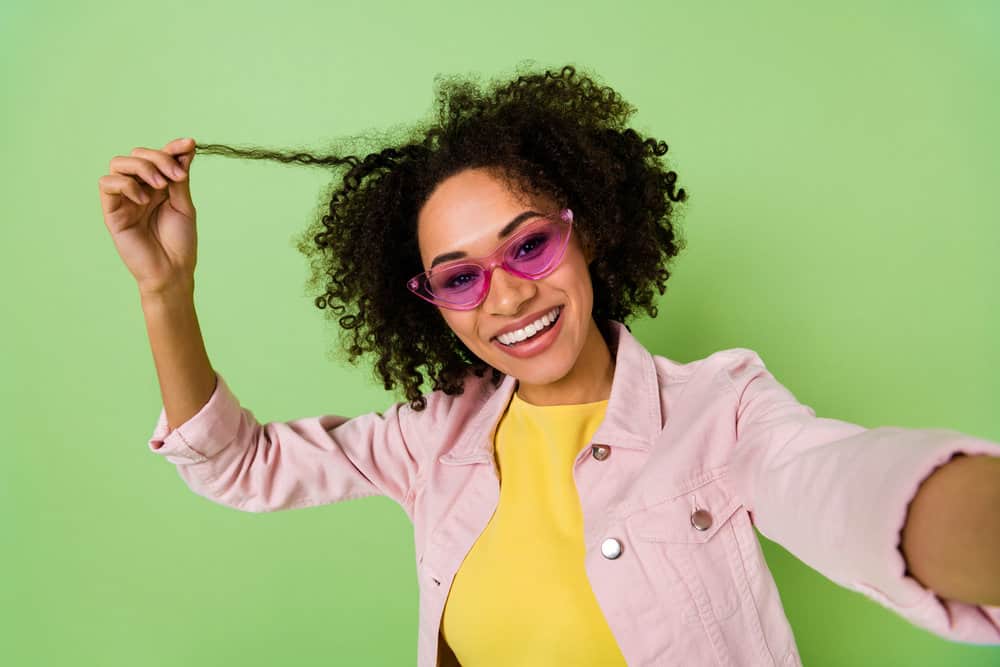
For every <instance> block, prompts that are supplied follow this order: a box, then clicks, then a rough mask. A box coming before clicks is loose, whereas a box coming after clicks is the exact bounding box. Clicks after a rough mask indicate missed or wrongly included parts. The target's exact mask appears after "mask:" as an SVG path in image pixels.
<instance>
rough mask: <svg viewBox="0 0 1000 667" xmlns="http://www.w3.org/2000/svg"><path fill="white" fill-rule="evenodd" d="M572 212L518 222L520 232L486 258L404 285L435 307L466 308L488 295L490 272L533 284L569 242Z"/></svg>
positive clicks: (418, 277)
mask: <svg viewBox="0 0 1000 667" xmlns="http://www.w3.org/2000/svg"><path fill="white" fill-rule="evenodd" d="M572 228H573V211H571V210H570V209H568V208H564V209H562V210H561V211H559V212H558V213H553V214H549V215H540V216H536V217H535V218H532V219H530V220H529V221H528V222H525V223H522V227H521V230H520V231H518V233H517V234H515V235H514V236H512V237H511V238H509V239H507V240H506V241H504V242H503V243H502V244H500V245H499V246H498V247H497V248H496V250H494V251H493V252H492V253H491V254H490V255H488V256H486V257H479V258H473V259H462V260H457V261H454V262H450V263H447V264H442V265H440V266H436V267H434V268H433V269H431V270H430V271H424V272H423V273H419V274H417V275H416V276H414V277H413V278H410V280H408V281H407V283H406V286H407V287H408V288H409V289H410V291H411V292H413V293H414V294H416V295H417V296H419V297H420V298H421V299H424V300H425V301H429V302H430V303H433V304H434V305H436V306H440V307H442V308H449V309H451V310H472V309H473V308H475V307H477V306H478V305H479V304H481V303H482V302H483V300H484V299H485V298H486V295H487V294H489V291H490V279H491V278H492V277H493V269H495V268H496V267H498V266H502V267H503V269H504V270H505V271H507V273H510V274H512V275H515V276H518V277H520V278H526V279H528V280H538V279H539V278H544V277H545V276H547V275H549V274H550V273H552V272H553V271H554V270H555V269H556V267H557V266H559V263H560V262H561V261H562V258H563V256H564V255H565V254H566V246H567V245H568V244H569V237H570V233H571V231H572Z"/></svg>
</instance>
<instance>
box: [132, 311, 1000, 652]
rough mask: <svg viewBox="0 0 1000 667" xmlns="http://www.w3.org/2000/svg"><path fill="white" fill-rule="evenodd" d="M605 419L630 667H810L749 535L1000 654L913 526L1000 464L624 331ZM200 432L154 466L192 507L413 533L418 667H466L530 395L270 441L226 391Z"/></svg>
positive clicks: (725, 361) (598, 573)
mask: <svg viewBox="0 0 1000 667" xmlns="http://www.w3.org/2000/svg"><path fill="white" fill-rule="evenodd" d="M610 326H611V327H612V336H613V338H612V340H610V341H609V345H610V347H611V350H612V354H613V356H614V358H615V362H616V367H615V374H614V379H613V383H612V389H611V395H610V397H609V400H608V407H607V411H606V415H605V420H604V421H603V422H602V424H601V426H600V427H599V428H598V430H597V432H596V433H595V434H594V437H593V439H592V442H591V443H590V444H591V446H588V447H585V448H584V449H582V450H581V451H580V453H579V455H578V456H577V458H576V461H575V463H574V465H573V477H574V480H575V482H576V485H577V489H578V491H579V495H580V500H581V505H582V511H583V517H584V538H585V543H586V557H585V567H586V572H587V576H588V578H589V580H590V583H591V585H592V587H593V590H594V593H595V595H596V597H597V602H598V603H599V605H600V607H601V609H602V610H603V612H604V614H605V617H606V618H607V621H608V624H609V625H610V628H611V631H612V633H613V634H614V636H615V638H616V639H617V641H618V644H619V646H620V648H621V650H622V653H623V654H624V656H625V659H626V660H627V662H628V664H629V665H633V666H650V667H652V666H655V665H738V666H742V665H748V666H756V665H761V666H763V665H768V666H770V665H781V666H788V665H796V666H798V665H801V661H800V658H799V654H798V651H797V649H796V646H795V640H794V637H793V635H792V630H791V627H790V626H789V623H788V620H787V618H786V616H785V613H784V609H783V608H782V604H781V600H780V598H779V595H778V590H777V588H776V586H775V583H774V579H773V578H772V575H771V572H770V570H769V569H768V568H767V565H766V563H765V561H764V557H763V553H762V551H761V548H760V543H759V542H758V540H757V536H756V534H755V532H754V526H756V527H757V529H758V530H759V531H760V532H761V533H762V534H763V535H765V536H767V537H768V538H770V539H772V540H774V541H775V542H777V543H779V544H781V545H782V546H784V547H785V548H786V549H788V550H789V551H790V552H791V553H793V554H794V555H796V556H797V557H798V558H799V559H801V560H802V561H803V562H805V563H806V564H807V565H809V566H810V567H812V568H815V569H816V570H817V571H819V572H820V573H821V574H823V575H824V576H826V577H828V578H829V579H830V580H832V581H833V582H835V583H837V584H839V585H841V586H844V587H846V588H850V589H852V590H854V591H858V592H860V593H862V594H864V595H865V596H867V597H869V598H871V599H872V600H874V601H876V602H877V603H879V604H881V605H883V606H885V607H887V608H888V609H890V610H892V611H894V612H896V613H897V614H899V615H900V616H902V617H903V618H905V619H907V620H908V621H910V622H911V623H913V624H915V625H917V626H920V627H922V628H925V629H927V630H929V631H930V632H933V633H934V634H937V635H939V636H941V637H943V638H945V639H948V640H951V641H957V642H964V643H972V644H1000V607H986V606H978V607H977V606H975V605H969V604H964V603H961V602H955V601H951V600H944V599H941V598H939V597H937V596H936V595H935V594H934V593H933V592H932V591H930V590H928V589H926V588H924V587H922V586H921V585H920V584H919V583H917V581H916V580H915V579H913V578H912V577H909V576H908V575H907V574H906V573H905V572H906V570H905V562H904V559H903V556H902V554H901V552H900V551H899V550H898V543H899V539H900V530H901V528H902V526H903V523H904V519H905V516H906V510H907V505H908V503H909V502H910V500H911V499H912V498H913V497H914V495H915V493H916V491H917V488H918V486H919V484H920V483H921V481H923V480H924V479H925V478H926V477H927V476H929V475H930V474H931V473H932V472H933V471H934V469H935V468H936V467H938V466H940V465H942V464H944V463H946V462H947V461H948V460H949V459H950V458H951V457H952V455H953V454H955V453H958V452H964V453H966V454H969V455H975V454H988V455H992V456H1000V443H995V442H990V441H987V440H982V439H978V438H975V437H972V436H969V435H965V434H962V433H959V432H956V431H952V430H943V429H921V430H918V429H907V428H897V427H891V426H886V427H880V428H874V429H867V428H865V427H862V426H859V425H856V424H851V423H848V422H844V421H839V420H836V419H829V418H823V417H816V414H815V412H814V411H813V409H812V408H810V407H809V406H807V405H804V404H802V403H799V402H798V401H797V400H796V399H795V397H794V396H793V395H792V393H791V392H790V391H789V390H788V389H786V388H785V387H784V386H783V385H782V384H780V383H779V382H778V381H777V380H775V378H774V376H773V375H771V373H770V372H769V371H768V370H767V369H766V368H765V366H764V362H763V361H762V360H761V358H760V356H758V355H757V353H756V352H754V351H752V350H749V349H745V348H733V349H728V350H722V351H719V352H716V353H714V354H712V355H710V356H708V357H706V358H704V359H699V360H697V361H692V362H690V363H678V362H676V361H672V360H671V359H668V358H665V357H662V356H658V355H657V356H653V355H651V354H650V353H649V352H648V351H647V350H646V349H645V348H644V347H643V346H642V344H640V343H639V341H638V340H636V339H635V338H634V337H633V336H632V334H631V332H630V331H629V330H628V328H627V327H625V326H624V325H623V324H621V323H618V322H611V323H610ZM217 378H218V381H217V385H216V389H215V392H214V393H213V394H212V396H211V398H210V399H209V401H208V402H207V403H206V404H205V406H204V407H203V408H202V409H201V411H200V412H199V413H198V414H196V415H195V416H193V417H192V418H191V419H190V420H188V421H187V422H185V423H184V424H181V425H180V426H178V427H177V428H176V429H174V430H173V431H171V432H169V433H168V432H167V421H166V411H165V410H161V413H160V418H159V423H158V424H157V426H156V429H155V431H154V433H153V436H152V438H151V439H150V440H149V447H150V449H151V451H153V452H155V453H157V454H161V455H163V456H164V457H166V459H167V461H169V462H171V463H173V464H175V465H176V466H177V471H178V473H179V474H180V476H181V478H182V479H183V480H184V482H185V483H186V484H187V485H188V486H189V487H190V488H191V489H192V490H193V491H194V492H195V493H197V494H199V495H202V496H204V497H206V498H208V499H209V500H212V501H214V502H216V503H220V504H222V505H226V506H229V507H233V508H236V509H239V510H243V511H246V512H271V511H275V510H285V509H292V508H296V507H309V506H313V505H322V504H326V503H335V502H338V501H341V500H345V499H348V498H357V497H361V496H370V495H377V494H382V495H386V496H388V497H390V498H392V499H393V500H394V501H396V502H397V503H399V504H400V505H401V506H402V508H403V509H404V510H405V511H406V513H407V515H408V516H409V517H410V520H411V521H412V522H413V527H414V538H415V550H416V560H417V576H418V580H419V588H420V603H419V609H420V611H419V631H418V640H417V664H418V666H419V667H432V666H434V665H448V664H457V661H456V660H455V658H454V655H453V654H452V653H451V651H450V650H449V649H448V646H447V644H446V643H445V642H443V641H439V630H440V623H441V617H442V611H443V608H444V603H445V600H446V598H447V595H448V591H449V589H450V586H451V582H452V579H453V577H454V576H455V573H456V572H457V570H458V568H459V565H460V564H461V563H462V560H463V559H464V558H465V555H466V554H467V553H468V552H469V550H470V548H471V547H472V544H473V543H474V542H475V540H476V538H477V537H478V536H479V534H480V533H481V532H482V530H483V529H484V528H485V527H486V524H487V522H488V521H489V519H490V517H491V515H492V514H493V512H494V510H495V509H496V507H497V502H498V500H499V482H498V478H497V474H496V470H495V467H494V461H493V456H492V450H493V438H492V435H493V429H494V427H495V426H496V424H497V422H498V420H499V418H500V416H501V415H502V414H503V411H504V409H505V407H506V405H507V403H508V401H509V400H510V397H511V395H512V393H513V392H514V390H515V389H516V380H515V379H514V378H513V377H511V376H504V378H503V381H502V383H501V384H500V386H499V387H494V386H492V385H491V384H490V382H489V380H488V379H487V378H486V377H484V378H477V377H475V376H474V375H471V374H470V376H469V379H468V381H467V383H466V385H465V391H464V393H462V394H461V395H458V396H448V395H446V394H444V393H443V392H440V391H437V392H433V393H431V394H428V395H427V407H426V409H425V410H423V411H421V412H417V411H414V410H412V409H411V408H410V407H409V406H408V405H407V404H406V402H400V403H396V404H394V405H392V406H391V407H390V408H388V409H387V410H386V411H385V413H384V414H382V413H378V412H372V413H369V414H365V415H361V416H358V417H354V418H347V417H341V416H336V415H324V416H318V417H308V418H302V419H296V420H293V421H288V422H269V423H266V424H261V423H260V422H258V421H257V420H256V419H255V417H254V415H253V413H252V412H251V411H250V410H249V409H247V408H244V407H242V406H241V405H240V403H239V401H238V400H237V398H236V397H235V395H234V394H233V393H232V392H231V391H230V389H229V387H228V386H227V385H226V383H225V381H224V380H223V379H222V377H221V375H218V374H217Z"/></svg>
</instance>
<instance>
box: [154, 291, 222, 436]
mask: <svg viewBox="0 0 1000 667" xmlns="http://www.w3.org/2000/svg"><path fill="white" fill-rule="evenodd" d="M140 297H141V300H142V312H143V314H144V315H145V318H146V332H147V334H148V335H149V343H150V347H151V348H152V351H153V361H154V363H155V364H156V374H157V376H158V378H159V381H160V394H161V396H162V399H163V407H164V410H166V413H167V424H168V426H169V428H170V429H171V430H173V429H174V428H176V427H177V426H179V425H181V424H183V423H184V422H186V421H187V420H189V419H190V418H191V417H193V416H194V415H196V414H197V413H198V412H199V411H200V410H201V409H202V407H204V405H205V404H206V403H208V399H209V398H211V396H212V392H214V391H215V382H216V380H215V371H214V370H213V369H212V365H211V363H210V362H209V359H208V353H207V352H206V350H205V342H204V339H203V338H202V335H201V328H200V327H199V325H198V316H197V314H196V313H195V307H194V287H193V286H179V287H178V288H177V289H175V290H173V291H170V292H164V293H157V294H145V293H141V292H140Z"/></svg>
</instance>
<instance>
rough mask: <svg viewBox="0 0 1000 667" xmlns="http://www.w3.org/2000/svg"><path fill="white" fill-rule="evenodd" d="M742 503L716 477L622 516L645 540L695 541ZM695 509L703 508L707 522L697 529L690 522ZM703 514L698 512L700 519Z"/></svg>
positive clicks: (704, 539)
mask: <svg viewBox="0 0 1000 667" xmlns="http://www.w3.org/2000/svg"><path fill="white" fill-rule="evenodd" d="M741 505H742V503H741V502H740V500H739V498H737V497H736V496H734V495H732V494H731V493H729V491H728V490H727V489H726V485H725V484H722V483H720V482H718V481H715V482H711V483H709V484H706V485H704V486H701V487H699V488H697V489H694V490H692V491H690V492H688V493H686V494H684V495H682V496H677V497H676V498H672V499H670V500H666V501H663V502H661V503H657V504H656V505H651V506H649V507H647V508H645V509H643V510H640V511H638V512H636V513H635V514H633V515H631V516H630V517H629V518H628V519H626V524H627V525H628V527H629V530H630V531H631V532H632V533H633V534H634V535H635V536H636V537H638V538H639V539H641V540H646V541H649V542H674V543H689V544H698V543H701V542H707V541H708V540H710V539H712V536H713V535H715V533H716V532H718V530H719V528H721V527H722V526H723V525H725V523H726V522H727V521H729V519H730V518H732V516H733V514H734V513H735V512H736V510H737V509H739V508H740V507H741ZM695 510H704V511H705V512H707V513H708V514H707V516H708V517H710V518H711V525H709V526H708V527H707V528H705V529H704V530H699V529H698V528H697V527H695V525H694V523H693V522H692V517H693V515H694V513H695ZM705 516H706V515H704V514H702V515H700V518H701V519H704V518H705Z"/></svg>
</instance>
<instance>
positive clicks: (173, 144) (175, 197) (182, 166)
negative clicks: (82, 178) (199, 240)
mask: <svg viewBox="0 0 1000 667" xmlns="http://www.w3.org/2000/svg"><path fill="white" fill-rule="evenodd" d="M194 149H195V142H194V139H192V138H190V137H184V138H180V139H174V140H173V141H170V142H168V143H167V144H166V145H165V146H164V147H163V150H162V151H158V150H153V149H150V148H144V147H141V146H140V147H136V148H134V149H132V153H131V155H116V156H115V157H113V158H112V159H111V162H110V165H109V169H110V171H111V173H110V174H107V175H105V176H102V177H101V178H100V179H98V183H99V189H100V192H101V208H102V209H104V212H105V213H110V212H112V211H114V210H116V209H118V208H119V207H120V206H121V204H122V197H123V196H124V197H127V198H128V199H130V200H132V201H134V202H135V203H137V204H139V205H145V204H148V203H149V202H150V201H151V198H150V196H149V195H148V194H147V193H146V192H145V191H144V190H143V188H142V184H143V183H145V184H148V185H149V186H150V187H152V188H154V189H156V190H163V189H164V188H168V192H169V197H170V202H171V205H173V206H174V208H176V209H177V210H179V211H182V212H184V213H186V214H188V215H192V214H193V212H194V211H193V209H194V205H193V203H192V202H191V191H190V183H189V181H188V172H187V169H188V168H189V167H190V165H191V160H193V159H194Z"/></svg>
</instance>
